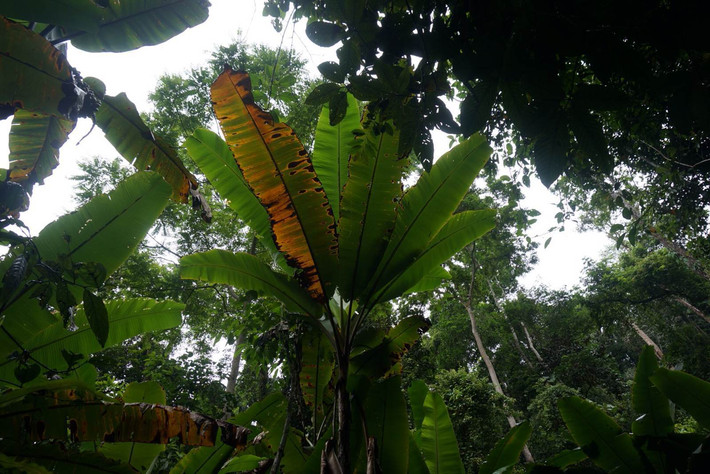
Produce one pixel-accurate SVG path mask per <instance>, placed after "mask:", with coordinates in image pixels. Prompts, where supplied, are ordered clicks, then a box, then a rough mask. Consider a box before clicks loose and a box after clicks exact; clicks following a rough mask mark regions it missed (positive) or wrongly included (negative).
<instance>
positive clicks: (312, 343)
mask: <svg viewBox="0 0 710 474" xmlns="http://www.w3.org/2000/svg"><path fill="white" fill-rule="evenodd" d="M334 369H335V354H334V353H333V348H332V346H331V345H330V342H329V340H328V338H327V337H326V336H325V335H324V334H323V333H322V332H321V331H319V330H317V329H315V328H314V329H312V330H311V331H309V332H308V333H307V334H306V335H305V336H304V338H303V340H302V343H301V372H300V373H299V375H298V376H299V382H300V385H301V393H302V394H303V400H304V402H305V403H306V406H307V407H308V408H310V409H311V410H312V411H313V418H312V421H313V426H314V427H315V429H316V430H318V429H320V426H321V422H322V421H323V417H324V416H325V410H324V407H323V398H324V392H325V391H326V388H327V387H328V383H329V382H330V381H331V379H332V378H333V370H334Z"/></svg>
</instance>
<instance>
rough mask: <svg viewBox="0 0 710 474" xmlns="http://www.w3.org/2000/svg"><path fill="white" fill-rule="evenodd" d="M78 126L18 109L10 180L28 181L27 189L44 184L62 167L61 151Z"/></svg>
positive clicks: (11, 153) (54, 117) (57, 117)
mask: <svg viewBox="0 0 710 474" xmlns="http://www.w3.org/2000/svg"><path fill="white" fill-rule="evenodd" d="M75 124H76V122H74V121H71V120H67V119H64V118H62V117H60V116H55V115H46V114H40V113H35V112H29V111H27V110H17V111H16V112H15V116H14V117H13V119H12V128H11V129H10V168H9V170H8V171H9V178H10V179H11V180H12V181H23V182H26V184H25V183H23V184H24V186H25V188H26V189H31V186H32V184H34V183H40V184H42V183H43V181H44V178H46V177H47V176H49V175H51V174H52V170H53V169H54V168H56V167H57V165H58V164H59V148H61V146H62V145H64V143H65V142H66V141H67V138H68V136H69V133H70V132H71V131H72V130H73V129H74V125H75Z"/></svg>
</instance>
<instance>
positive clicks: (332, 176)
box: [312, 94, 360, 225]
mask: <svg viewBox="0 0 710 474" xmlns="http://www.w3.org/2000/svg"><path fill="white" fill-rule="evenodd" d="M347 101H348V108H347V111H346V113H345V117H344V118H343V120H341V121H340V122H339V123H338V124H337V125H335V126H332V125H330V119H329V118H328V116H329V113H330V111H329V109H328V106H327V105H325V106H323V110H321V114H320V117H319V118H318V125H317V126H316V135H315V142H314V144H313V156H312V159H313V168H315V170H316V174H317V175H318V178H320V180H321V183H323V189H324V190H325V195H326V196H327V197H328V201H329V202H330V206H331V208H332V209H333V217H334V218H335V222H336V224H337V223H338V222H339V219H340V196H341V193H342V191H343V186H345V182H346V180H347V179H348V159H349V158H350V154H351V153H352V151H353V148H354V147H355V141H356V138H355V134H354V133H353V132H354V131H357V130H359V129H360V109H359V107H358V104H357V100H356V99H355V97H353V96H352V95H350V94H348V95H347ZM338 225H339V224H338Z"/></svg>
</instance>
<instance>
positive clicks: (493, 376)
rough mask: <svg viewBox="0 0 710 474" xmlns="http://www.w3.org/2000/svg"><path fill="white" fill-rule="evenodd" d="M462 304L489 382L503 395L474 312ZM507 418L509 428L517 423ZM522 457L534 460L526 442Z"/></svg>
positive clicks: (511, 417) (509, 416)
mask: <svg viewBox="0 0 710 474" xmlns="http://www.w3.org/2000/svg"><path fill="white" fill-rule="evenodd" d="M464 306H465V308H466V312H467V313H468V318H469V319H470V320H471V332H472V333H473V338H474V339H475V340H476V347H477V348H478V353H479V354H480V355H481V359H483V363H484V364H485V365H486V368H487V369H488V375H489V377H490V378H491V382H492V383H493V388H494V389H495V391H496V392H498V393H499V394H501V395H503V396H505V392H503V387H502V386H501V384H500V381H499V380H498V374H496V369H495V367H493V362H491V358H490V357H488V351H487V350H486V347H485V346H484V345H483V340H482V339H481V335H480V334H479V333H478V326H477V325H476V315H475V314H474V312H473V309H471V305H470V304H465V305H464ZM507 419H508V424H509V425H510V427H511V428H513V427H514V426H516V425H517V424H518V422H517V421H516V420H515V417H513V416H512V415H508V416H507ZM523 457H524V458H525V462H535V459H533V456H532V453H531V452H530V450H529V449H528V446H527V444H526V445H525V447H524V448H523Z"/></svg>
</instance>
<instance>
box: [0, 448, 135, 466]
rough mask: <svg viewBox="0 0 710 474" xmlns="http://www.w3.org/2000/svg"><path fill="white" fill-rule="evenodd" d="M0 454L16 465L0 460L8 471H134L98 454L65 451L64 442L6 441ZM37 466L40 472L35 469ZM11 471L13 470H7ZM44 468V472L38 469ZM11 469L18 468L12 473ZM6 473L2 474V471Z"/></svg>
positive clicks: (73, 450)
mask: <svg viewBox="0 0 710 474" xmlns="http://www.w3.org/2000/svg"><path fill="white" fill-rule="evenodd" d="M0 452H2V453H4V454H3V456H4V458H5V459H7V458H10V459H12V460H13V461H14V462H15V463H18V464H16V465H14V466H13V465H12V464H10V465H9V466H8V465H7V464H5V463H4V462H3V461H2V460H0V467H7V468H8V469H9V472H26V473H32V474H44V473H45V472H51V473H53V474H75V473H78V472H80V473H82V474H84V473H85V474H106V473H111V474H135V473H136V472H137V471H136V470H135V469H133V468H132V467H131V466H129V465H128V464H124V463H121V462H118V461H114V460H113V459H108V458H106V457H104V456H102V455H101V454H99V453H92V452H81V451H78V450H76V449H75V448H69V449H68V448H67V445H66V443H62V442H50V443H41V444H35V445H26V444H22V445H18V444H16V443H10V442H7V441H4V442H0ZM35 466H38V467H39V469H40V470H34V469H35ZM10 468H12V469H10ZM43 468H46V471H43V470H41V469H43ZM14 469H18V471H15V470H14ZM3 472H5V471H3Z"/></svg>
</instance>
